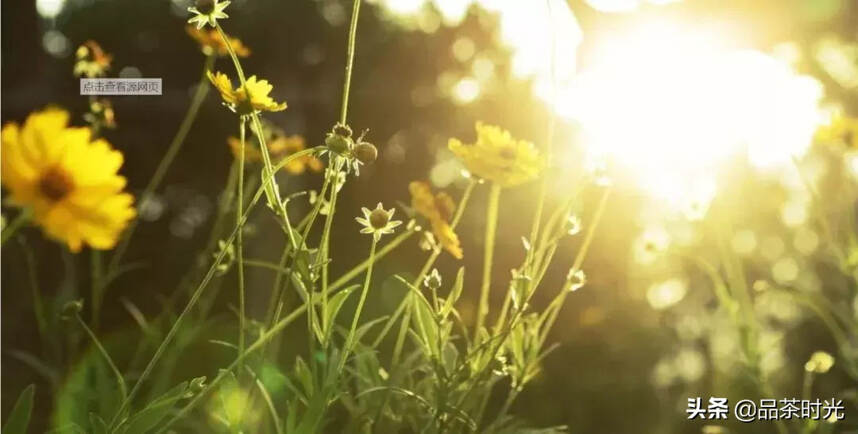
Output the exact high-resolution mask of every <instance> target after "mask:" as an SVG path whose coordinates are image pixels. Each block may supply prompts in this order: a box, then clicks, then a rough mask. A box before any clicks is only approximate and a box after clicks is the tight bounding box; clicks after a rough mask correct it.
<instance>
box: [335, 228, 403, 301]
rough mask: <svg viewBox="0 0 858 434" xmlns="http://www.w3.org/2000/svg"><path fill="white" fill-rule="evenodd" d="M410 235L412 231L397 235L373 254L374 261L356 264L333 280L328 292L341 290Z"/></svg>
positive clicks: (369, 259) (371, 259) (369, 260)
mask: <svg viewBox="0 0 858 434" xmlns="http://www.w3.org/2000/svg"><path fill="white" fill-rule="evenodd" d="M412 235H414V230H409V231H406V232H403V233H401V234H399V235H398V236H397V237H396V238H394V239H393V240H391V241H390V242H389V243H387V244H385V245H384V247H382V248H381V249H379V250H378V253H376V254H375V259H374V260H373V258H368V259H365V260H364V261H363V262H361V263H360V264H358V265H357V266H356V267H354V268H352V269H351V270H349V271H347V272H346V273H345V274H343V275H342V276H341V277H340V278H339V279H337V280H335V281H334V283H332V284H331V285H330V287H328V291H336V290H337V289H340V288H342V287H343V286H345V285H346V284H347V283H349V282H350V281H351V280H352V279H354V278H355V277H356V276H357V275H359V274H360V273H362V272H363V271H364V270H366V269H367V268H369V266H370V265H371V264H373V263H374V262H378V261H379V260H381V259H382V258H384V257H385V256H386V255H387V254H388V253H390V252H392V251H393V250H394V249H396V248H397V247H399V245H400V244H402V243H403V242H404V241H405V240H407V239H408V238H410V237H411V236H412Z"/></svg>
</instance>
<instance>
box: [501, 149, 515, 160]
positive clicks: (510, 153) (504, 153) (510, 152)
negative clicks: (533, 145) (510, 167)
mask: <svg viewBox="0 0 858 434" xmlns="http://www.w3.org/2000/svg"><path fill="white" fill-rule="evenodd" d="M500 155H501V157H503V158H505V159H507V160H513V159H515V149H513V148H503V149H501V150H500Z"/></svg>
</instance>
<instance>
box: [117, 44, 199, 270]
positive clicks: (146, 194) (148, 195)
mask: <svg viewBox="0 0 858 434" xmlns="http://www.w3.org/2000/svg"><path fill="white" fill-rule="evenodd" d="M214 61H215V55H210V56H209V57H207V58H206V62H205V64H204V65H203V72H202V76H201V77H200V81H199V83H197V87H196V90H195V91H194V96H193V97H192V98H191V105H190V106H188V111H187V112H186V113H185V117H184V118H183V119H182V123H181V124H180V125H179V130H178V131H176V135H175V136H173V140H172V141H171V142H170V145H169V146H168V147H167V152H165V153H164V156H163V157H161V161H160V162H159V163H158V167H157V168H156V169H155V173H154V174H153V175H152V177H151V178H149V182H148V183H147V184H146V187H145V188H144V189H143V193H141V194H140V202H139V203H140V207H143V206H146V202H147V201H149V200H151V199H152V194H153V193H155V190H157V189H158V187H159V186H160V185H161V182H162V181H163V180H164V176H165V175H166V174H167V170H169V169H170V166H171V165H172V164H173V160H175V159H176V155H178V154H179V151H180V150H181V149H182V145H183V144H184V143H185V138H186V137H187V136H188V133H189V132H190V131H191V126H193V125H194V121H195V120H196V119H197V114H198V113H199V111H200V106H202V104H203V101H204V100H205V98H206V95H207V94H208V91H209V81H208V78H207V77H206V72H207V71H208V70H209V69H211V67H212V65H214ZM139 221H140V219H139V217H138V218H135V219H134V220H132V221H131V222H130V223H129V224H128V229H126V230H125V232H124V234H123V235H122V240H121V241H120V242H119V245H118V246H117V247H116V250H115V251H114V253H113V256H112V257H111V258H110V263H109V265H108V267H107V270H108V272H111V271H113V270H115V269H116V268H117V267H118V266H119V264H120V263H121V261H122V256H123V255H124V254H125V252H126V250H127V249H128V244H129V243H130V242H131V237H132V236H133V235H134V231H135V230H136V229H137V223H138V222H139Z"/></svg>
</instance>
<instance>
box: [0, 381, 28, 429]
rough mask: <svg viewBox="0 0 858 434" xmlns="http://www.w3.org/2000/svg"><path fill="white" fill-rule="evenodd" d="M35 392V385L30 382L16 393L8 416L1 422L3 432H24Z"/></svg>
mask: <svg viewBox="0 0 858 434" xmlns="http://www.w3.org/2000/svg"><path fill="white" fill-rule="evenodd" d="M35 394H36V385H34V384H31V385H29V386H27V388H26V389H24V391H23V392H21V394H20V395H18V400H17V401H15V406H14V407H12V412H11V413H9V418H8V419H6V423H5V424H3V434H25V433H26V432H27V427H28V426H29V425H30V415H31V414H32V413H33V396H34V395H35Z"/></svg>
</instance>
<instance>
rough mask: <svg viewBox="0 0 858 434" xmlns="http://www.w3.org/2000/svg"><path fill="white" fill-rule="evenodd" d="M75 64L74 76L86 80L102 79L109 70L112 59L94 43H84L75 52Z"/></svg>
mask: <svg viewBox="0 0 858 434" xmlns="http://www.w3.org/2000/svg"><path fill="white" fill-rule="evenodd" d="M75 58H76V59H77V62H75V64H74V75H75V77H80V76H81V75H85V76H87V77H88V78H94V77H103V76H104V74H105V73H107V70H108V69H110V62H111V61H112V60H113V57H112V56H110V55H109V54H107V53H105V52H104V50H102V49H101V46H100V45H98V43H97V42H95V41H86V42H84V43H83V45H81V46H80V47H78V48H77V52H75Z"/></svg>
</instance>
